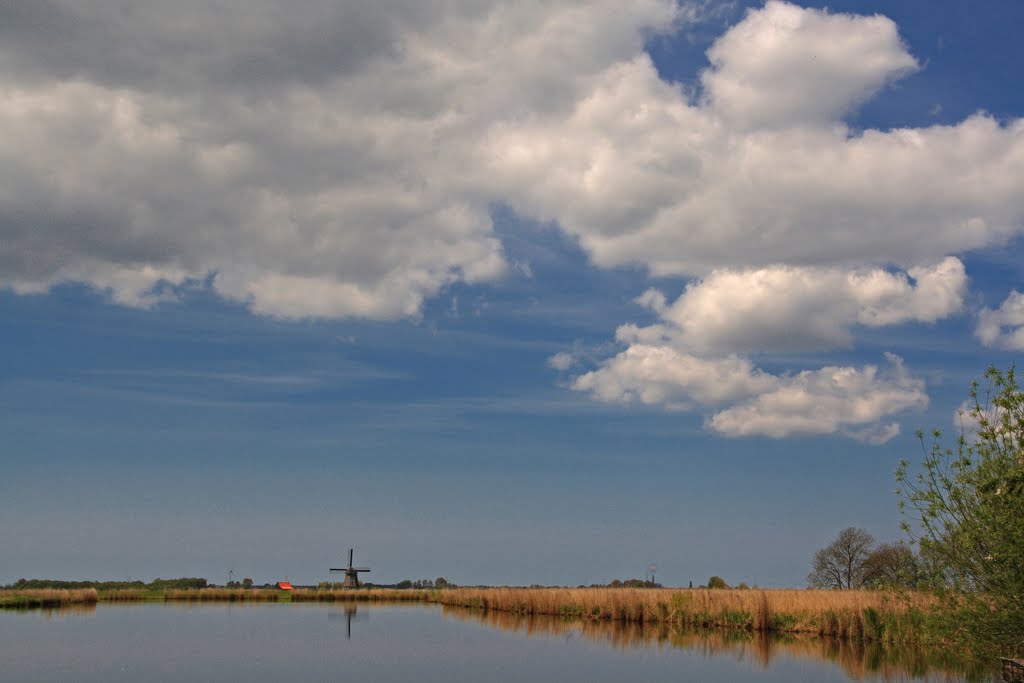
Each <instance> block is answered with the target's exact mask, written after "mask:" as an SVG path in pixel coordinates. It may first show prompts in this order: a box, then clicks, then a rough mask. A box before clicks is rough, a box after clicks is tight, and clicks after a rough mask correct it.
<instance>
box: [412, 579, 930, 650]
mask: <svg viewBox="0 0 1024 683" xmlns="http://www.w3.org/2000/svg"><path fill="white" fill-rule="evenodd" d="M431 601H432V602H438V603H441V604H443V605H451V606H458V607H471V608H476V609H482V610H497V611H502V612H511V613H513V614H523V615H540V614H545V615H553V616H562V617H576V618H582V619H591V620H603V621H621V622H634V623H641V624H643V623H648V624H658V623H664V624H675V625H680V626H686V627H704V628H732V629H740V630H747V631H758V632H788V633H814V634H819V635H828V636H835V637H839V638H847V639H851V640H883V639H884V640H892V641H904V640H912V639H913V635H914V634H913V632H912V631H913V628H912V627H913V626H914V623H915V620H918V619H919V618H920V611H921V608H922V607H923V606H924V605H925V603H926V602H927V599H926V598H924V597H922V596H915V597H913V598H906V597H902V596H899V595H897V594H895V593H886V592H879V591H820V590H757V589H754V590H728V589H726V590H720V589H716V590H710V589H628V588H479V589H476V588H460V589H455V590H445V591H435V592H433V593H432V594H431Z"/></svg>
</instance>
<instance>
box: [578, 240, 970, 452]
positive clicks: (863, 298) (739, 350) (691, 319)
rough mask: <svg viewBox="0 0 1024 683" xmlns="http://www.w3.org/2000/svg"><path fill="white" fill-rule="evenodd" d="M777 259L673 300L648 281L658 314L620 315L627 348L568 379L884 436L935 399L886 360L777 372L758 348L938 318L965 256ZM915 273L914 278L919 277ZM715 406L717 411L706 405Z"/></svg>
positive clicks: (799, 428)
mask: <svg viewBox="0 0 1024 683" xmlns="http://www.w3.org/2000/svg"><path fill="white" fill-rule="evenodd" d="M909 275H910V277H908V275H907V274H904V273H898V272H897V273H893V272H889V271H886V270H882V269H879V268H871V269H868V268H863V269H854V270H843V269H839V268H809V267H795V266H775V267H771V268H761V269H750V270H744V271H728V270H722V271H714V272H712V273H711V274H710V275H709V276H708V277H707V278H705V279H704V280H701V281H697V282H694V283H692V284H691V285H690V286H689V287H687V289H686V290H685V291H684V292H683V293H682V294H681V295H680V296H679V298H678V299H677V300H676V301H675V302H674V303H672V304H669V303H668V302H667V300H666V298H665V296H664V294H662V293H661V292H658V291H657V290H648V291H647V292H645V293H644V294H643V295H641V296H640V297H638V299H637V303H639V304H641V305H643V306H646V307H647V308H649V309H650V310H652V311H653V312H654V313H655V314H656V315H657V316H658V321H657V322H655V323H654V324H652V325H648V326H645V327H641V326H637V325H633V324H629V325H623V326H621V327H620V328H619V329H618V331H617V333H616V339H617V341H618V342H619V343H621V344H624V345H625V346H626V348H625V349H624V350H623V351H621V352H619V353H618V354H617V355H615V356H614V357H612V358H609V359H606V360H604V361H603V362H601V363H600V364H599V366H598V368H597V369H595V370H592V371H590V372H587V373H584V374H582V375H581V376H579V377H577V378H576V380H575V381H574V383H573V384H572V388H573V389H575V390H577V391H583V392H587V393H589V394H590V395H591V396H592V397H593V398H595V399H597V400H600V401H606V402H622V403H629V402H633V401H637V402H640V403H644V404H648V405H659V406H663V407H665V408H668V409H679V410H693V411H701V412H704V413H706V414H708V417H707V420H706V425H707V427H708V428H709V429H712V430H714V431H716V432H718V433H721V434H724V435H728V436H769V437H775V438H781V437H786V436H793V435H808V434H841V435H844V436H847V437H850V438H854V439H857V440H860V441H864V442H867V443H872V444H878V443H884V442H885V441H888V440H889V439H891V438H893V437H895V436H896V435H898V434H899V432H900V426H899V424H898V423H897V422H893V421H892V420H891V418H892V417H893V416H894V415H897V414H899V413H902V412H904V411H906V410H910V409H919V408H923V407H925V406H926V405H927V404H928V397H927V394H926V393H925V387H924V382H922V381H921V380H919V379H915V378H913V377H912V376H911V375H910V374H909V373H908V372H907V371H906V370H905V369H904V367H903V364H902V361H901V360H900V359H899V358H898V357H896V356H892V355H889V356H888V359H889V365H890V367H889V368H888V369H887V370H886V371H879V369H878V368H877V367H876V366H873V365H867V366H864V367H863V368H854V367H835V366H829V367H824V368H820V369H817V370H804V371H800V372H797V373H795V374H783V375H773V374H770V373H767V372H765V371H763V370H761V369H760V368H758V367H756V366H755V365H754V363H753V362H752V361H751V360H750V359H749V358H747V356H748V355H750V354H763V353H766V352H779V351H794V350H799V349H828V348H832V347H835V346H839V345H849V344H851V343H852V340H853V329H855V327H856V326H872V327H881V326H886V325H897V324H902V323H906V322H909V321H917V322H934V321H935V320H938V319H940V318H943V317H946V316H949V315H952V314H955V313H957V312H959V311H960V310H961V309H962V307H963V296H964V293H965V291H966V286H967V278H966V274H965V272H964V267H963V264H962V263H961V262H960V261H959V260H958V259H956V258H952V257H951V258H947V259H944V260H943V261H941V262H940V263H938V264H936V265H934V266H930V267H919V268H913V269H911V270H910V273H909ZM911 280H913V281H911ZM708 411H710V413H709V412H708Z"/></svg>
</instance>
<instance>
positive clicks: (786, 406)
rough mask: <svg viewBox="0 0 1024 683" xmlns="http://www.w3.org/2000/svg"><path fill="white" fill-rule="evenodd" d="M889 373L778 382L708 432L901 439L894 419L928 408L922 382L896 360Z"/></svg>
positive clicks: (837, 371) (719, 416)
mask: <svg viewBox="0 0 1024 683" xmlns="http://www.w3.org/2000/svg"><path fill="white" fill-rule="evenodd" d="M889 361H890V368H889V369H888V371H887V372H880V371H879V370H878V368H877V367H876V366H873V365H866V366H864V367H863V368H861V369H857V368H850V367H825V368H821V369H820V370H816V371H804V372H801V373H799V374H797V375H795V376H793V377H785V378H780V380H779V382H778V386H776V387H775V388H773V389H772V390H771V391H767V392H764V393H762V394H759V395H758V396H756V397H753V398H751V399H750V400H747V401H744V402H741V403H739V404H737V405H734V406H732V407H730V408H727V409H726V410H723V411H721V412H718V413H716V414H715V415H714V416H712V417H711V418H710V419H709V421H708V422H709V425H710V427H711V428H712V429H714V430H715V431H717V432H720V433H722V434H726V435H728V436H755V435H763V436H769V437H774V438H781V437H785V436H792V435H813V434H835V433H840V434H844V435H846V436H850V437H852V438H856V439H859V440H862V441H867V442H869V443H873V444H878V443H884V442H885V441H888V440H889V439H891V438H893V437H894V436H896V435H897V434H899V431H900V430H899V425H898V424H897V423H892V422H886V421H885V420H886V419H887V418H889V417H890V416H892V415H895V414H897V413H901V412H903V411H906V410H910V409H923V408H925V407H927V405H928V395H927V394H926V393H925V386H924V382H923V381H921V380H919V379H915V378H913V377H911V376H910V375H909V374H908V373H907V372H906V370H905V369H904V368H903V365H902V362H901V361H900V359H898V358H896V357H895V356H891V355H890V356H889Z"/></svg>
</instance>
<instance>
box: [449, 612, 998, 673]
mask: <svg viewBox="0 0 1024 683" xmlns="http://www.w3.org/2000/svg"><path fill="white" fill-rule="evenodd" d="M443 614H444V617H445V618H446V619H447V618H452V619H456V620H459V621H474V622H479V623H483V624H486V625H487V626H490V627H492V628H497V629H502V630H508V631H517V632H520V633H525V634H526V635H527V636H533V637H541V638H562V639H566V640H569V639H572V638H583V639H586V640H589V641H594V642H600V643H603V644H605V645H608V646H611V647H614V648H617V649H620V650H627V649H635V648H654V649H657V650H658V651H659V652H661V651H664V650H666V649H670V648H674V649H682V650H687V651H690V652H697V653H700V654H701V655H703V656H704V657H705V658H721V657H726V656H727V657H731V658H733V659H735V660H736V661H737V662H744V663H747V664H752V665H755V666H756V667H757V668H760V669H762V670H767V669H769V667H770V666H771V664H772V662H773V660H775V659H776V658H778V657H780V656H784V657H788V658H790V659H807V660H814V661H828V662H833V663H835V664H838V665H839V666H840V667H841V668H842V669H843V671H845V672H846V674H847V675H848V676H849V677H850V678H852V679H856V680H874V681H885V682H886V683H888V682H890V681H891V682H897V681H910V680H915V681H922V680H923V681H935V682H937V683H938V682H954V681H963V680H964V679H966V680H968V681H992V680H995V679H996V676H997V669H995V668H993V667H985V666H981V665H973V664H970V663H967V662H964V661H962V660H958V659H957V658H956V657H954V656H952V655H951V654H950V653H949V652H948V651H944V650H938V649H925V648H916V647H894V646H891V645H886V644H882V643H868V644H855V643H850V642H848V641H844V640H837V639H833V638H821V637H818V636H810V635H793V634H783V635H770V634H766V633H760V632H751V631H732V630H704V629H701V630H688V629H681V628H679V627H676V626H672V625H668V624H638V623H627V622H620V621H589V620H587V621H580V620H576V619H560V618H558V617H550V616H524V615H518V614H511V613H508V612H481V611H479V610H467V609H464V608H458V607H444V609H443Z"/></svg>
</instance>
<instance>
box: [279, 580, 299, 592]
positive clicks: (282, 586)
mask: <svg viewBox="0 0 1024 683" xmlns="http://www.w3.org/2000/svg"><path fill="white" fill-rule="evenodd" d="M277 587H278V588H280V589H281V590H283V591H292V590H295V588H294V587H292V585H291V584H290V583H288V582H287V581H278V582H277Z"/></svg>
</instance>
